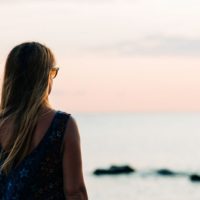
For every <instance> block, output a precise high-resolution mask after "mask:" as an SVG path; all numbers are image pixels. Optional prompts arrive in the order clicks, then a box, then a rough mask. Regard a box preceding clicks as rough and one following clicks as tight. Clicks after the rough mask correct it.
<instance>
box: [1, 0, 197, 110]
mask: <svg viewBox="0 0 200 200" xmlns="http://www.w3.org/2000/svg"><path fill="white" fill-rule="evenodd" d="M199 8H200V1H197V0H190V1H188V0H168V1H166V0H151V1H149V0H68V1H64V0H58V1H52V0H40V1H39V0H34V1H33V0H29V1H25V0H18V1H15V3H13V1H8V0H0V47H1V48H0V65H1V68H0V69H1V72H3V67H4V63H5V59H6V56H7V54H8V53H9V51H10V50H11V48H13V47H14V46H15V45H16V44H19V43H21V42H24V41H38V42H41V43H43V44H46V45H47V46H49V47H50V48H51V49H52V51H53V52H54V54H55V56H56V60H57V65H58V66H59V67H60V71H59V74H58V77H57V78H56V79H55V81H54V90H53V91H52V94H51V97H50V100H51V102H52V104H53V105H54V106H55V107H57V108H61V109H65V110H66V111H69V112H112V111H113V112H140V111H142V112H149V111H151V112H162V111H169V112H174V111H175V112H176V111H183V112H184V111H200V26H199V21H200V12H199Z"/></svg>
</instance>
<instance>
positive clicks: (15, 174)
mask: <svg viewBox="0 0 200 200" xmlns="http://www.w3.org/2000/svg"><path fill="white" fill-rule="evenodd" d="M70 115H71V114H68V113H65V112H62V111H56V113H55V115H54V117H53V120H52V122H51V124H50V126H49V128H48V130H47V132H46V133H45V135H44V136H43V138H42V139H41V141H40V143H39V144H38V145H37V146H36V147H35V148H34V149H33V151H32V152H31V153H30V154H28V155H27V156H26V157H25V158H24V159H23V160H22V161H21V163H20V164H19V165H18V166H16V167H15V168H13V169H11V171H10V172H9V174H8V175H7V176H5V174H3V172H1V170H0V200H64V199H65V196H64V189H63V188H64V187H63V170H62V155H63V154H62V152H61V145H62V142H63V137H64V131H65V128H66V124H67V123H68V119H69V117H70ZM1 151H4V150H3V149H2V148H1ZM5 155H6V153H5ZM1 163H2V161H0V164H1Z"/></svg>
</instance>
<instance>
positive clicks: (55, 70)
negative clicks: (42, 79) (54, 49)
mask: <svg viewBox="0 0 200 200" xmlns="http://www.w3.org/2000/svg"><path fill="white" fill-rule="evenodd" d="M58 70H59V67H52V68H51V72H50V75H51V77H52V78H53V79H54V78H55V77H56V76H57V74H58Z"/></svg>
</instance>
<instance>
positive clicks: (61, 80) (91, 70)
mask: <svg viewBox="0 0 200 200" xmlns="http://www.w3.org/2000/svg"><path fill="white" fill-rule="evenodd" d="M58 66H59V65H58ZM60 66H61V69H60V71H59V74H58V77H57V79H56V80H55V83H54V90H53V92H52V95H51V98H50V99H51V101H52V103H53V104H54V105H56V106H57V107H62V108H65V109H67V110H69V111H75V112H98V111H100V112H109V111H122V112H132V111H133V112H134V111H136V112H139V111H142V112H146V111H156V112H159V111H169V112H170V111H172V112H173V111H200V67H199V66H200V59H197V58H196V59H195V58H182V57H159V58H152V57H135V58H130V57H121V58H118V57H112V56H109V57H106V56H104V57H98V56H96V57H94V56H93V57H92V56H83V57H77V58H66V60H65V61H64V60H63V61H62V60H60Z"/></svg>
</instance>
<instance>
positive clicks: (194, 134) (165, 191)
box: [74, 113, 200, 200]
mask: <svg viewBox="0 0 200 200" xmlns="http://www.w3.org/2000/svg"><path fill="white" fill-rule="evenodd" d="M74 117H75V119H76V121H77V124H78V128H79V132H80V136H81V149H82V159H83V173H84V178H85V183H86V187H87V191H88V196H89V199H91V200H199V199H200V182H192V181H191V180H190V175H191V174H199V175H200V113H75V114H74ZM111 165H117V166H122V165H129V166H131V167H132V168H134V169H135V170H136V171H135V172H134V173H131V174H122V175H104V176H95V175H94V174H93V172H94V170H95V169H97V168H102V169H106V168H109V167H110V166H111ZM159 169H168V170H171V171H173V172H178V173H179V174H180V175H177V176H163V175H159V174H158V173H156V172H157V170H159Z"/></svg>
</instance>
